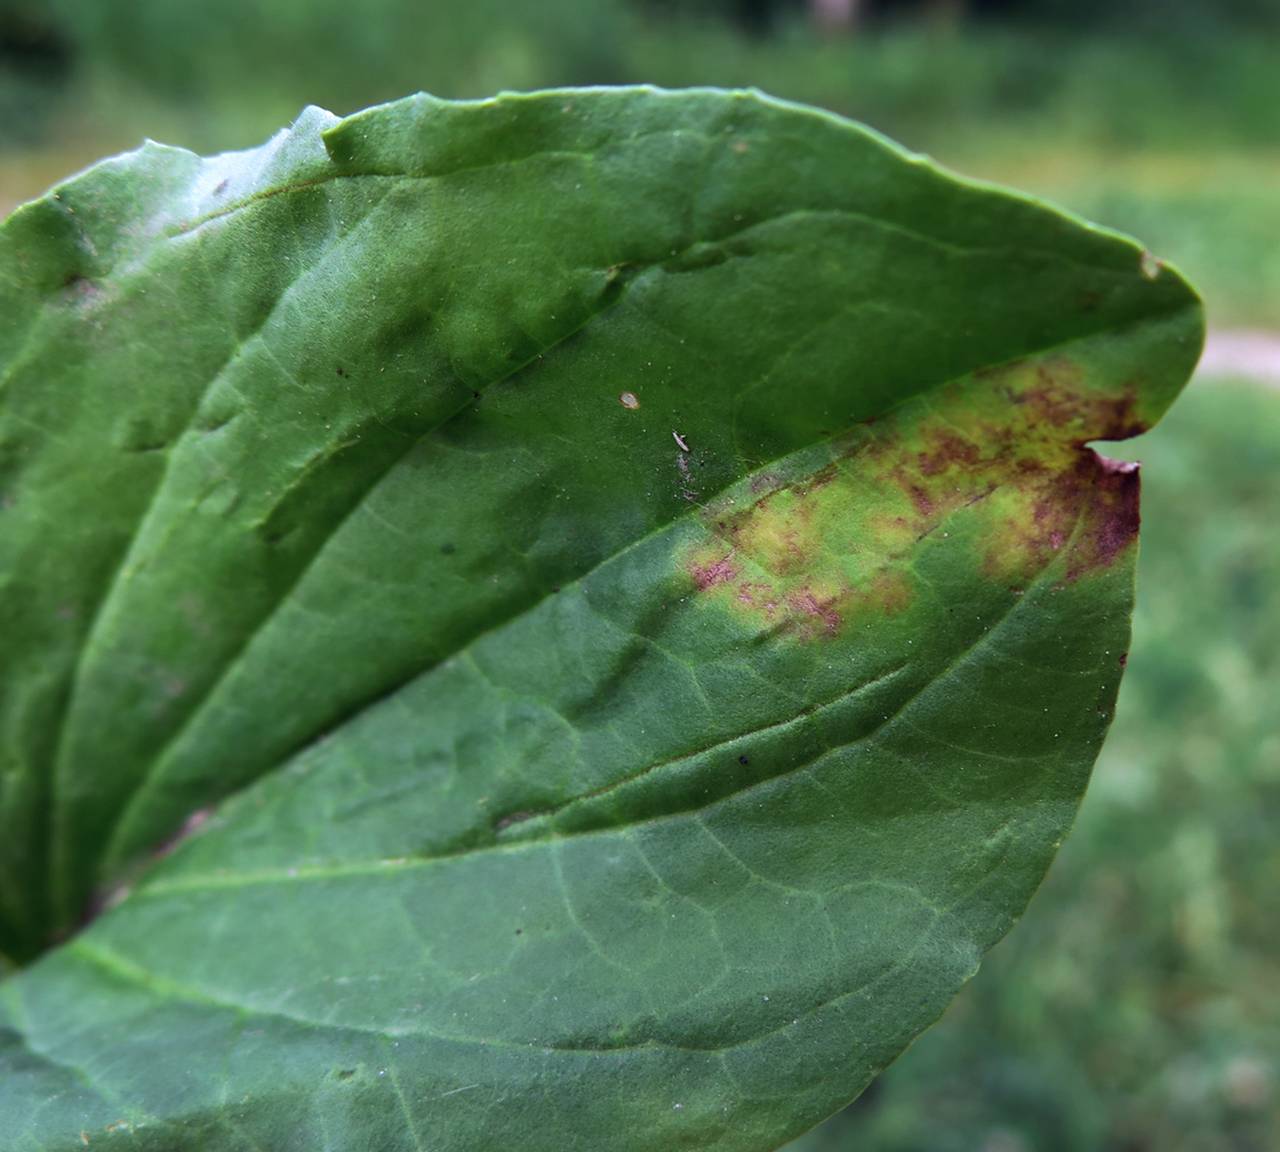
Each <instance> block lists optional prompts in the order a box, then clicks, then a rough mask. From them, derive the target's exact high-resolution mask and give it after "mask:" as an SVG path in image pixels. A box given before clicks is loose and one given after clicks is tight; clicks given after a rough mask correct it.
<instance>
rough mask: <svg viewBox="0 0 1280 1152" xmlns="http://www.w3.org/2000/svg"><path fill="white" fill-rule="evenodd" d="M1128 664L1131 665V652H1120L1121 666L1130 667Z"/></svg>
mask: <svg viewBox="0 0 1280 1152" xmlns="http://www.w3.org/2000/svg"><path fill="white" fill-rule="evenodd" d="M1128 665H1129V653H1128V652H1121V653H1120V667H1121V668H1126V667H1128Z"/></svg>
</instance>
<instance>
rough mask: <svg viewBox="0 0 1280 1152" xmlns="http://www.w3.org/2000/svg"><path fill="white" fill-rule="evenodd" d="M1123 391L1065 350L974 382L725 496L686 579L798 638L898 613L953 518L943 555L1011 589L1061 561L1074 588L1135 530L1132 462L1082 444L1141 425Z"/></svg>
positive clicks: (691, 555) (694, 551) (919, 402)
mask: <svg viewBox="0 0 1280 1152" xmlns="http://www.w3.org/2000/svg"><path fill="white" fill-rule="evenodd" d="M1133 395H1134V391H1133V390H1131V389H1127V390H1122V391H1121V392H1120V393H1119V394H1116V393H1114V392H1113V393H1104V392H1102V391H1100V390H1097V389H1095V388H1093V387H1091V386H1090V384H1089V382H1088V381H1087V379H1086V378H1085V374H1084V373H1083V371H1082V370H1081V368H1080V366H1079V365H1077V364H1076V363H1074V362H1072V361H1070V360H1068V359H1066V358H1064V357H1061V356H1053V357H1046V358H1041V359H1037V360H1026V361H1021V362H1019V363H1016V364H1013V365H1009V366H1006V367H1004V368H1001V369H999V370H995V371H987V372H983V373H979V374H975V375H974V376H972V377H970V378H968V379H966V380H964V381H962V382H958V383H956V384H953V385H949V386H947V387H946V388H944V389H942V390H941V391H940V392H939V393H936V394H932V395H930V396H926V397H921V398H918V399H916V400H913V401H910V402H908V403H906V404H904V405H903V406H902V407H900V408H898V409H897V410H895V411H894V412H893V413H891V414H890V415H889V416H887V417H886V418H884V419H882V420H880V421H878V422H875V423H871V424H866V425H861V426H859V427H858V428H856V429H854V430H853V431H852V432H851V433H849V434H848V435H846V436H844V437H842V438H841V439H839V440H838V441H833V442H832V443H830V444H829V445H827V446H826V447H825V455H822V456H818V455H815V454H813V453H810V454H805V455H803V456H802V457H793V458H791V459H790V460H789V461H785V462H783V463H782V464H779V465H776V466H775V467H774V468H773V469H772V470H770V471H768V472H765V473H759V474H757V475H756V476H754V477H752V478H750V479H749V480H747V481H745V482H744V483H743V484H742V485H739V486H738V487H737V488H736V489H735V490H734V491H732V492H730V493H727V494H726V495H725V496H724V497H723V498H722V499H720V500H719V501H717V502H715V503H714V504H713V505H712V506H711V507H709V508H708V509H707V512H706V518H705V521H704V535H703V538H702V539H701V540H700V541H699V543H697V544H696V545H694V546H693V547H692V548H691V549H690V550H689V551H688V552H687V554H686V555H685V557H684V559H683V566H684V570H685V572H686V574H687V576H688V577H689V579H690V580H691V581H692V583H693V586H694V588H695V589H696V590H697V592H698V593H700V594H701V595H703V596H704V597H706V598H707V599H708V600H711V601H713V602H715V603H718V604H720V605H721V606H723V607H724V608H725V609H726V610H729V611H733V612H736V613H739V614H742V615H744V616H747V617H750V618H754V619H755V621H756V623H757V626H758V627H760V628H762V629H765V630H768V631H772V632H776V633H779V634H786V635H791V636H794V637H795V638H797V639H805V640H822V639H824V638H830V637H834V636H836V635H838V634H840V633H841V631H842V630H844V628H845V627H846V626H847V624H848V622H849V621H850V620H853V619H863V618H866V617H867V616H869V615H874V616H886V615H893V614H896V613H899V612H902V611H905V610H906V609H908V608H909V607H910V606H911V604H912V602H913V600H914V599H915V597H916V595H917V593H918V587H917V585H918V581H919V577H918V576H917V574H916V572H915V567H914V565H915V561H916V559H917V557H918V555H919V550H920V549H921V547H922V546H924V544H925V541H926V540H928V541H929V545H928V546H930V547H938V546H943V545H944V544H945V542H946V541H947V540H948V539H949V538H950V536H951V533H950V532H949V531H948V528H949V526H952V525H959V524H960V523H961V520H960V518H961V517H962V516H963V517H964V521H963V527H964V531H963V532H962V533H957V535H958V536H961V537H963V543H959V542H957V543H956V544H955V545H947V546H949V547H955V548H956V550H957V555H960V553H961V550H962V549H964V550H966V551H965V553H964V555H963V557H962V562H964V563H965V564H967V565H968V567H969V569H970V570H973V571H977V572H980V573H981V574H982V576H983V577H985V578H987V579H991V580H996V581H999V582H1002V583H1004V584H1006V585H1007V586H1009V587H1010V588H1014V589H1017V588H1019V587H1020V586H1021V585H1023V584H1025V583H1026V582H1027V581H1029V580H1030V579H1031V578H1032V577H1033V576H1034V575H1035V574H1036V573H1038V572H1040V571H1041V570H1043V569H1044V568H1045V567H1047V566H1048V565H1050V564H1052V563H1053V562H1054V560H1055V558H1056V557H1057V556H1058V555H1059V554H1061V555H1062V556H1064V557H1065V561H1066V562H1065V566H1064V578H1065V579H1069V580H1070V579H1076V578H1078V577H1079V576H1080V575H1082V574H1083V573H1084V572H1086V571H1088V570H1091V569H1093V568H1096V567H1099V566H1103V565H1106V564H1109V563H1110V562H1111V561H1112V560H1114V558H1115V557H1116V556H1117V555H1119V554H1120V552H1122V551H1123V550H1124V549H1125V548H1126V547H1127V546H1128V545H1129V544H1130V543H1131V542H1132V540H1133V539H1134V537H1135V536H1136V533H1137V476H1136V471H1135V469H1134V468H1133V467H1132V466H1129V465H1117V464H1115V463H1114V462H1111V461H1105V460H1103V459H1101V458H1100V457H1098V456H1097V455H1096V454H1095V453H1094V452H1092V451H1091V450H1090V449H1088V448H1087V447H1086V446H1085V444H1086V441H1088V440H1093V439H1101V438H1107V439H1111V438H1120V437H1124V436H1130V435H1134V434H1135V433H1136V432H1138V431H1141V430H1142V423H1141V421H1140V420H1139V419H1137V417H1136V416H1135V414H1134V411H1133V406H1134V401H1133ZM930 538H932V539H930Z"/></svg>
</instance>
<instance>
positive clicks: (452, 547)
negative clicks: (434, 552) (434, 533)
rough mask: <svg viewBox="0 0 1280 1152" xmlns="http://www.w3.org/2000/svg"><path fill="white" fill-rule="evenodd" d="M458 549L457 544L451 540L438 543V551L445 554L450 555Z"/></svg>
mask: <svg viewBox="0 0 1280 1152" xmlns="http://www.w3.org/2000/svg"><path fill="white" fill-rule="evenodd" d="M457 550H458V546H457V545H456V544H454V543H453V542H452V541H451V540H450V541H446V542H445V543H443V544H441V545H440V551H441V553H442V554H444V555H445V556H452V555H453V554H454V553H455V552H456V551H457Z"/></svg>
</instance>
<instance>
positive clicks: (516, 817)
mask: <svg viewBox="0 0 1280 1152" xmlns="http://www.w3.org/2000/svg"><path fill="white" fill-rule="evenodd" d="M537 815H538V813H537V812H512V813H511V814H510V815H509V816H504V817H503V818H502V819H501V820H499V821H498V822H497V823H496V824H495V825H494V826H493V830H494V831H495V832H503V831H505V830H506V829H508V828H510V827H511V825H513V824H523V823H524V822H525V821H526V820H532V819H533V818H534V817H535V816H537Z"/></svg>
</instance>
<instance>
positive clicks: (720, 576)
mask: <svg viewBox="0 0 1280 1152" xmlns="http://www.w3.org/2000/svg"><path fill="white" fill-rule="evenodd" d="M689 574H690V575H691V576H692V577H693V582H694V583H695V584H696V585H697V586H698V590H699V591H701V592H705V591H706V590H707V589H708V588H715V587H717V586H718V585H720V584H727V583H728V582H729V581H730V580H735V579H736V578H737V576H738V569H737V568H736V567H734V564H733V553H732V552H730V553H729V554H728V555H726V556H722V557H721V558H720V559H719V560H713V561H712V562H711V563H709V564H696V563H695V564H694V565H693V566H692V567H691V568H690V569H689Z"/></svg>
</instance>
